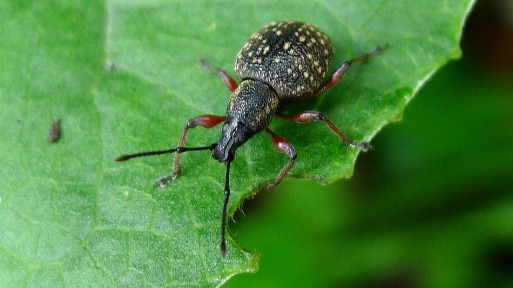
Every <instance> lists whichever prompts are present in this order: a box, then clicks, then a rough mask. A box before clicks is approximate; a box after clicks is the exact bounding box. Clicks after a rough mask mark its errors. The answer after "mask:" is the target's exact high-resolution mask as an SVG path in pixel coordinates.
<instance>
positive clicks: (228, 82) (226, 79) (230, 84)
mask: <svg viewBox="0 0 513 288" xmlns="http://www.w3.org/2000/svg"><path fill="white" fill-rule="evenodd" d="M198 64H199V65H200V66H201V67H202V68H204V69H205V70H207V71H208V72H210V73H212V74H216V75H217V76H219V78H221V80H222V81H223V83H224V85H225V86H226V88H228V89H229V90H230V91H232V92H233V91H235V89H237V87H238V84H237V82H236V81H235V79H233V78H232V77H231V76H230V75H228V73H226V71H224V70H222V69H221V68H217V67H214V66H211V65H210V64H208V62H207V61H206V60H203V59H200V60H198Z"/></svg>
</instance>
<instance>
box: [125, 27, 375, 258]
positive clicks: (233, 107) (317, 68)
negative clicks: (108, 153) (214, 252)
mask: <svg viewBox="0 0 513 288" xmlns="http://www.w3.org/2000/svg"><path fill="white" fill-rule="evenodd" d="M383 48H384V47H382V46H378V47H377V48H375V49H374V50H373V51H371V52H369V53H365V54H363V55H361V56H360V57H357V58H354V59H351V60H348V61H344V62H342V64H341V65H340V66H339V67H338V68H337V69H336V70H335V71H334V72H333V73H332V74H331V76H330V77H329V78H328V80H327V81H326V82H325V83H324V85H322V83H323V80H324V78H325V76H326V74H327V71H328V69H329V65H330V61H331V59H332V58H333V55H334V48H333V44H332V42H331V40H330V39H329V37H328V36H327V35H326V34H325V33H324V32H322V31H321V30H319V29H318V28H316V27H314V26H312V25H309V24H306V23H302V22H297V21H281V22H273V23H271V24H269V25H267V26H265V27H264V28H262V29H260V30H259V31H258V32H256V33H255V34H253V35H252V36H251V38H250V39H249V41H248V42H247V43H246V44H244V46H243V47H242V49H241V50H240V52H239V54H238V55H237V58H236V60H235V73H236V75H237V78H238V79H239V83H240V84H237V82H236V81H235V80H234V79H233V78H232V77H230V76H229V75H228V74H227V73H226V72H225V71H223V70H221V69H219V68H216V67H212V66H210V65H208V64H207V63H206V62H205V61H201V62H200V64H201V65H202V66H204V67H205V68H206V69H208V70H209V71H211V72H212V73H215V74H217V75H218V76H219V77H220V78H221V79H222V81H223V83H224V84H225V86H226V87H227V88H228V89H229V90H230V91H232V95H231V97H230V100H229V102H228V107H227V109H226V115H223V116H216V115H210V114H208V115H201V116H198V117H195V118H192V119H190V120H189V121H187V124H186V125H185V127H184V129H183V131H182V134H181V137H180V141H179V143H178V146H177V147H176V148H173V149H168V150H160V151H150V152H143V153H137V154H129V155H123V156H121V157H119V158H117V159H116V160H117V161H125V160H128V159H131V158H134V157H140V156H149V155H159V154H165V153H174V152H176V155H175V160H174V170H173V173H171V174H169V175H166V176H164V177H161V178H159V179H158V180H157V181H155V182H154V186H156V185H160V186H161V187H164V186H166V184H167V183H169V181H171V180H173V179H175V178H176V176H177V175H178V174H180V172H181V171H182V169H181V167H180V156H181V154H182V153H183V152H187V151H199V150H210V151H211V152H212V157H213V158H214V159H216V160H217V161H219V162H221V163H226V178H225V189H224V194H225V198H224V204H223V210H222V216H221V256H222V257H223V258H224V257H225V256H226V240H225V231H226V227H225V225H226V209H227V204H228V200H229V197H230V184H229V183H230V181H229V176H230V163H231V162H232V161H233V160H234V158H235V151H236V150H237V148H239V147H240V146H241V145H242V144H244V143H245V142H246V141H248V140H249V139H250V138H251V137H253V136H254V135H255V134H257V133H260V132H262V131H265V132H266V133H267V134H268V135H269V137H270V138H271V141H272V144H273V146H274V148H275V149H276V150H277V151H278V152H280V153H285V154H286V155H287V156H288V157H289V162H288V163H287V165H285V167H283V168H282V170H281V171H280V173H279V174H278V176H277V177H276V180H275V181H274V182H273V183H270V184H268V185H267V188H268V189H273V188H274V187H276V185H278V184H279V183H280V181H281V180H282V179H283V178H284V177H285V176H286V175H287V173H288V172H289V170H290V169H291V168H292V165H293V164H294V162H295V160H296V157H297V154H296V150H295V149H294V147H292V145H291V144H290V143H289V142H288V141H287V140H286V139H285V138H283V137H281V136H278V135H276V134H275V133H274V132H272V131H271V130H270V129H269V128H268V126H269V124H270V123H271V120H272V118H273V117H274V116H275V115H276V116H278V117H280V118H283V119H286V120H291V121H294V122H297V123H309V122H312V121H322V122H324V123H325V124H326V125H327V126H328V127H329V128H330V129H331V130H332V131H333V132H335V134H337V136H338V137H339V138H340V140H341V141H342V142H344V143H345V144H346V145H349V146H352V147H356V148H360V149H362V150H364V151H365V150H367V149H368V148H369V145H368V144H367V143H364V142H356V141H352V140H350V139H349V138H347V137H346V136H345V135H344V134H343V133H342V132H341V131H340V130H339V129H338V128H337V127H336V126H335V125H334V124H333V123H332V122H331V121H330V120H329V119H328V118H326V117H325V116H324V115H323V114H321V113H319V112H314V111H304V112H299V113H296V114H292V115H290V114H286V113H284V111H285V110H286V109H287V108H289V107H291V106H293V105H295V104H297V103H299V102H301V101H302V100H304V99H307V98H314V97H317V96H318V95H320V94H321V93H322V92H324V91H325V90H326V89H328V88H330V87H332V86H333V85H335V84H337V83H338V82H339V81H340V79H341V78H342V76H343V75H344V74H345V72H346V71H347V70H348V69H349V67H350V66H351V64H353V63H356V62H361V61H364V60H366V59H367V58H369V57H370V56H372V55H375V54H378V53H381V52H382V51H383ZM223 122H224V124H223V126H222V132H221V137H220V138H219V140H218V141H217V142H216V143H213V144H211V145H208V146H204V147H185V140H186V137H187V132H188V131H189V129H191V128H195V127H197V126H201V127H204V128H213V127H215V126H217V125H219V124H220V123H223Z"/></svg>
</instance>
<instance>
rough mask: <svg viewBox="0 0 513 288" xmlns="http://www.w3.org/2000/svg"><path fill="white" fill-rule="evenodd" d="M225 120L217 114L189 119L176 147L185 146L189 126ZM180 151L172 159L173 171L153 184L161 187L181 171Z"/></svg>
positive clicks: (209, 125)
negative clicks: (173, 159)
mask: <svg viewBox="0 0 513 288" xmlns="http://www.w3.org/2000/svg"><path fill="white" fill-rule="evenodd" d="M224 120H226V116H217V115H210V114H207V115H201V116H198V117H196V118H192V119H189V121H187V124H186V125H185V127H183V130H182V135H181V136H180V142H179V143H178V147H185V140H186V139H187V131H189V129H190V128H196V127H197V126H201V127H204V128H213V127H215V126H217V125H219V124H220V123H221V122H223V121H224ZM181 155H182V153H180V152H176V154H175V161H174V170H173V173H171V174H169V175H166V176H163V177H160V178H159V179H157V181H155V182H154V183H153V186H157V185H160V186H161V187H165V186H166V184H167V183H169V181H171V180H174V179H175V178H176V176H177V175H178V174H180V173H181V172H182V168H180V156H181Z"/></svg>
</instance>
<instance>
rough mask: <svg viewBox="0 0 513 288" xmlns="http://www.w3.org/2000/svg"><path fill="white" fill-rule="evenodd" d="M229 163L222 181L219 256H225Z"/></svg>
mask: <svg viewBox="0 0 513 288" xmlns="http://www.w3.org/2000/svg"><path fill="white" fill-rule="evenodd" d="M230 163H232V162H231V161H228V162H226V180H225V181H224V204H223V215H222V216H221V257H222V258H223V259H224V258H225V257H226V236H225V234H226V208H227V206H228V200H229V199H230Z"/></svg>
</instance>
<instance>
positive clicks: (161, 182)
mask: <svg viewBox="0 0 513 288" xmlns="http://www.w3.org/2000/svg"><path fill="white" fill-rule="evenodd" d="M176 176H177V174H175V173H171V174H168V175H166V176H162V177H160V178H159V179H157V180H155V182H153V187H157V186H160V188H164V187H166V185H167V184H168V183H169V182H171V181H173V180H175V179H176Z"/></svg>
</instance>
